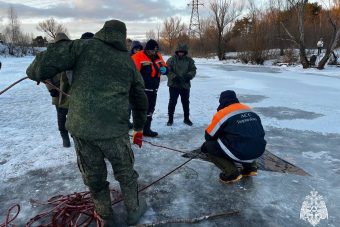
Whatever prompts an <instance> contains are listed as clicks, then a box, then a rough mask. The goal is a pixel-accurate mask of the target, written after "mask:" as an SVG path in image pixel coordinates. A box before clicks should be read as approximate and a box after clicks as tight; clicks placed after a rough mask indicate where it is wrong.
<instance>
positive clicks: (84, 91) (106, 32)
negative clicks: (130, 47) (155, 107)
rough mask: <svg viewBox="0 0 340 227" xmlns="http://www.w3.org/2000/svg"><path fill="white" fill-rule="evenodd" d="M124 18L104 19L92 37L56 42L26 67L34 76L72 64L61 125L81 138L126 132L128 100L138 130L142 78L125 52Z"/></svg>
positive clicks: (144, 107)
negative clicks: (64, 114) (70, 86)
mask: <svg viewBox="0 0 340 227" xmlns="http://www.w3.org/2000/svg"><path fill="white" fill-rule="evenodd" d="M125 39H126V27H125V24H124V23H122V22H120V21H117V20H112V21H107V22H105V25H104V27H103V28H102V29H101V30H100V31H98V32H97V33H96V34H95V36H94V38H93V39H90V40H81V39H78V40H74V41H70V42H57V43H55V44H51V45H50V46H49V47H48V48H47V51H45V52H42V53H40V54H38V55H37V56H36V58H35V60H34V61H33V63H32V64H31V65H30V66H29V67H28V69H27V71H26V73H27V75H28V77H29V78H30V79H32V80H35V81H42V80H45V79H48V78H52V77H53V76H55V75H56V74H57V73H60V72H63V71H66V70H72V71H73V81H72V88H71V92H70V98H69V99H70V100H69V101H70V104H69V112H68V117H67V121H66V128H67V129H68V130H69V131H70V133H71V134H72V135H73V136H76V137H79V138H83V139H109V138H114V137H119V136H122V135H124V134H127V133H128V130H129V129H128V105H129V99H130V103H131V105H132V110H133V118H134V128H135V130H142V129H143V126H144V123H145V120H146V110H147V99H146V95H145V92H144V83H143V80H142V77H141V75H140V74H139V72H138V71H137V70H136V67H135V65H134V64H133V62H132V60H131V58H130V55H129V54H128V52H127V49H126V44H125Z"/></svg>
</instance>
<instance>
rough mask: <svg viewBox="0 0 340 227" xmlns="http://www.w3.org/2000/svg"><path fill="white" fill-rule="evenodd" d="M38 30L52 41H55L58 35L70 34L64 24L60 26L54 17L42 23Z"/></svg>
mask: <svg viewBox="0 0 340 227" xmlns="http://www.w3.org/2000/svg"><path fill="white" fill-rule="evenodd" d="M36 28H37V30H38V31H41V32H44V33H45V34H46V35H47V37H49V38H51V39H55V37H56V35H57V33H60V32H63V33H66V34H68V31H67V28H66V27H65V26H64V25H63V24H59V23H58V22H57V21H56V20H55V19H54V18H53V17H52V18H50V19H47V20H44V21H42V22H40V23H39V24H38V26H37V27H36Z"/></svg>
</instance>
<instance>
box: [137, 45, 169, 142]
mask: <svg viewBox="0 0 340 227" xmlns="http://www.w3.org/2000/svg"><path fill="white" fill-rule="evenodd" d="M158 51H159V46H158V43H157V42H156V41H155V40H153V39H150V40H149V41H148V42H147V43H146V44H145V48H144V50H143V51H139V52H138V53H136V54H134V55H132V60H133V61H134V62H135V65H136V67H137V69H138V70H139V71H140V73H141V74H142V76H143V79H144V84H145V94H146V96H147V97H148V101H149V106H148V112H147V120H146V123H145V126H144V129H143V135H144V136H149V137H156V136H158V133H157V132H154V131H152V130H151V121H152V115H153V112H154V111H155V106H156V100H157V90H158V87H159V83H160V76H161V75H166V74H167V73H168V68H167V65H166V63H165V61H164V60H163V57H162V56H161V54H160V53H159V52H158Z"/></svg>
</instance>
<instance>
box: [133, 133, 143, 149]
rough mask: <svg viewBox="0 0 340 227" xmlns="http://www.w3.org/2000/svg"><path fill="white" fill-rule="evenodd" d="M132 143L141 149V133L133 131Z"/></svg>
mask: <svg viewBox="0 0 340 227" xmlns="http://www.w3.org/2000/svg"><path fill="white" fill-rule="evenodd" d="M132 143H134V144H136V145H138V146H139V148H141V147H142V144H143V131H134V132H133V137H132Z"/></svg>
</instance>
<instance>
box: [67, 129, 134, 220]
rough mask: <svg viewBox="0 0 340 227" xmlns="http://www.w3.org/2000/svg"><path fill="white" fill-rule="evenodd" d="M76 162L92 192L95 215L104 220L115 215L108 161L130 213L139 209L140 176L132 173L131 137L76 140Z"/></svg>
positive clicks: (75, 138) (74, 138)
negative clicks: (108, 174)
mask: <svg viewBox="0 0 340 227" xmlns="http://www.w3.org/2000/svg"><path fill="white" fill-rule="evenodd" d="M73 140H74V144H75V147H76V152H77V162H78V167H79V170H80V172H81V174H82V177H83V180H84V183H85V185H87V186H88V187H89V189H90V192H91V196H92V199H93V202H94V205H95V209H96V212H97V213H98V214H99V215H100V216H101V217H102V218H103V219H110V218H112V215H113V210H112V205H111V197H110V190H109V182H108V181H107V167H106V163H105V161H104V159H105V158H106V159H107V160H108V161H109V162H110V163H111V165H112V168H113V173H114V177H115V179H116V180H117V181H118V182H119V184H120V188H121V191H122V194H123V198H124V203H125V206H126V208H127V210H132V209H136V208H137V207H138V204H139V202H138V185H137V178H138V173H137V172H136V171H135V170H134V169H133V164H134V155H133V151H132V149H131V145H130V140H129V137H128V135H124V136H121V137H117V138H112V139H104V140H86V139H81V138H77V137H73Z"/></svg>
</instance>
